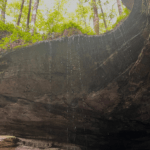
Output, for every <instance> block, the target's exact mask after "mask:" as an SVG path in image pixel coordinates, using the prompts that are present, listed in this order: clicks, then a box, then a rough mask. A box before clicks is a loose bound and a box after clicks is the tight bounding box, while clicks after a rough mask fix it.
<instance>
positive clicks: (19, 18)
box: [17, 0, 24, 26]
mask: <svg viewBox="0 0 150 150" xmlns="http://www.w3.org/2000/svg"><path fill="white" fill-rule="evenodd" d="M23 6H24V0H22V4H21V9H20V14H19V17H18V22H17V25H18V26H19V24H20V20H21V15H22V9H23Z"/></svg>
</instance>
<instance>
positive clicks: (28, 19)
mask: <svg viewBox="0 0 150 150" xmlns="http://www.w3.org/2000/svg"><path fill="white" fill-rule="evenodd" d="M31 4H32V0H30V2H29V11H28V18H27V29H29V22H30V13H31Z"/></svg>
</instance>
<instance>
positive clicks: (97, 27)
mask: <svg viewBox="0 0 150 150" xmlns="http://www.w3.org/2000/svg"><path fill="white" fill-rule="evenodd" d="M93 10H94V18H93V24H94V31H95V33H96V34H97V35H99V18H98V10H97V6H96V0H93Z"/></svg>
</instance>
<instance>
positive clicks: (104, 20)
mask: <svg viewBox="0 0 150 150" xmlns="http://www.w3.org/2000/svg"><path fill="white" fill-rule="evenodd" d="M99 5H100V9H101V13H102V15H103V22H104V24H105V28H106V30H107V24H106V19H105V15H104V12H103V8H102V5H101V1H100V0H99Z"/></svg>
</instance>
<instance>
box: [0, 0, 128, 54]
mask: <svg viewBox="0 0 150 150" xmlns="http://www.w3.org/2000/svg"><path fill="white" fill-rule="evenodd" d="M48 2H49V3H48ZM73 6H74V7H73ZM68 10H69V11H68ZM70 10H72V11H70ZM129 13H130V11H129V10H128V9H127V8H126V7H125V6H124V5H123V4H122V3H121V0H0V51H4V50H6V49H7V50H8V49H12V48H17V47H20V46H26V45H30V44H33V43H35V42H38V41H42V40H47V39H54V38H58V37H64V36H69V35H71V34H75V33H77V34H79V33H81V34H87V35H99V34H103V33H105V32H108V31H110V30H112V29H114V28H115V27H116V26H117V25H119V24H120V22H121V21H122V20H124V19H126V18H127V16H128V15H129Z"/></svg>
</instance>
